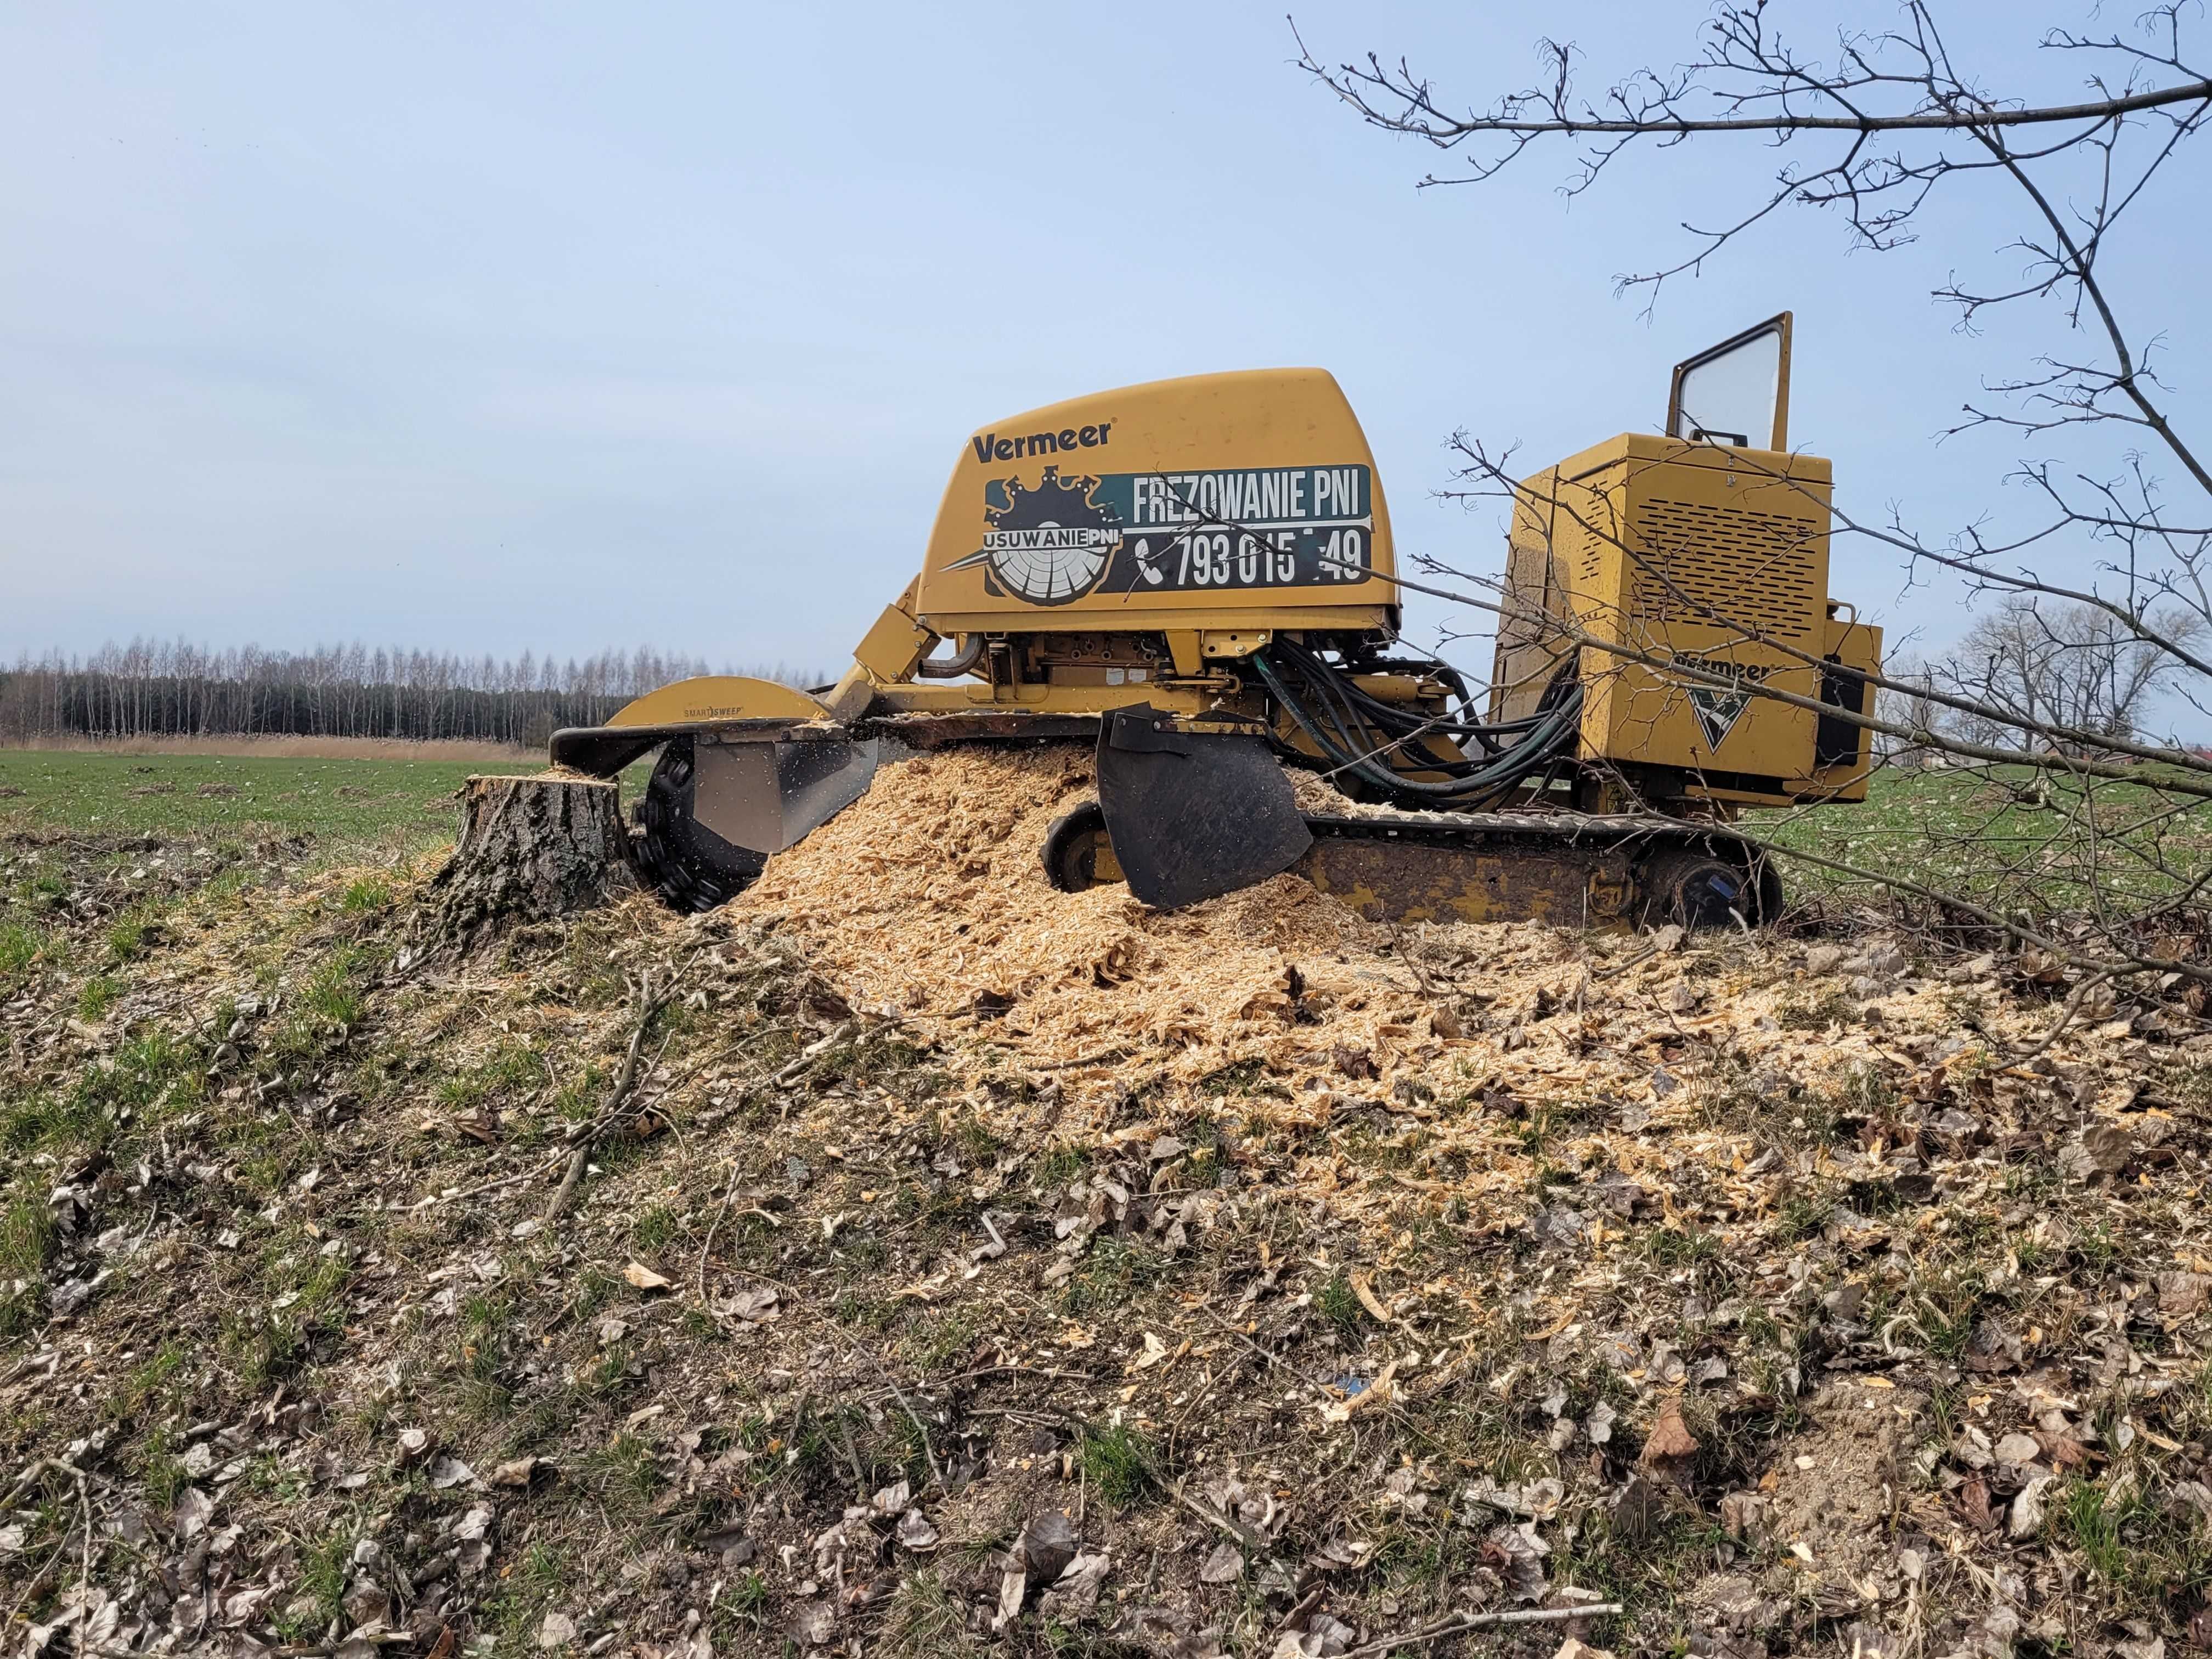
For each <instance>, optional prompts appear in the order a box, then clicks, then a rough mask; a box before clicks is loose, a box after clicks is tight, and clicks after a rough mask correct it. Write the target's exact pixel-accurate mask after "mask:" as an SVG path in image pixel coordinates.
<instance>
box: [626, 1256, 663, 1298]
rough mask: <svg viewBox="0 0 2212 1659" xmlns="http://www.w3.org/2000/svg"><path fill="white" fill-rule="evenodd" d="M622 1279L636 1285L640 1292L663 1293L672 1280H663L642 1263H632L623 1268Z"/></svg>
mask: <svg viewBox="0 0 2212 1659" xmlns="http://www.w3.org/2000/svg"><path fill="white" fill-rule="evenodd" d="M623 1278H624V1279H628V1280H629V1282H630V1283H631V1284H633V1285H636V1286H637V1288H638V1289H640V1290H641V1291H665V1290H667V1289H668V1288H669V1287H670V1285H671V1283H672V1281H671V1280H670V1279H665V1278H663V1277H662V1276H661V1275H660V1274H659V1273H655V1272H653V1269H652V1268H650V1267H647V1266H646V1265H645V1263H643V1262H642V1261H633V1262H631V1263H630V1264H629V1266H628V1267H624V1268H623Z"/></svg>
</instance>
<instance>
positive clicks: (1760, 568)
mask: <svg viewBox="0 0 2212 1659" xmlns="http://www.w3.org/2000/svg"><path fill="white" fill-rule="evenodd" d="M1636 522H1637V528H1638V532H1639V534H1638V541H1639V543H1640V544H1641V546H1642V549H1643V551H1644V559H1645V561H1646V562H1649V563H1650V565H1652V566H1654V567H1656V570H1654V569H1642V568H1639V569H1638V570H1637V571H1636V572H1635V594H1636V608H1637V609H1638V610H1639V611H1642V612H1643V613H1644V615H1645V616H1647V617H1654V618H1665V617H1677V618H1679V619H1680V620H1682V621H1685V622H1697V621H1721V622H1727V623H1736V624H1738V625H1740V626H1742V627H1744V628H1746V629H1756V630H1757V631H1758V632H1759V633H1762V634H1771V635H1774V636H1775V637H1776V638H1778V639H1789V640H1810V639H1812V638H1813V637H1814V632H1815V630H1816V629H1818V627H1819V625H1820V608H1821V598H1822V595H1821V593H1820V582H1819V580H1817V576H1816V573H1815V570H1814V565H1815V559H1814V539H1815V538H1817V537H1818V536H1819V535H1820V531H1821V526H1820V521H1819V520H1814V519H1807V518H1801V517H1800V516H1798V515H1797V514H1796V513H1756V512H1751V511H1748V510H1747V509H1745V508H1742V507H1706V506H1704V505H1702V504H1700V503H1699V502H1696V501H1657V500H1651V499H1646V500H1645V501H1644V502H1643V503H1642V507H1641V510H1640V511H1639V512H1638V513H1637V515H1636ZM1659 571H1663V572H1664V573H1665V574H1666V580H1665V581H1662V580H1660V579H1659V576H1658V574H1657V572H1659ZM1669 582H1671V583H1672V584H1673V586H1674V587H1675V588H1679V589H1680V593H1679V594H1678V593H1676V592H1671V591H1669V588H1668V583H1669ZM1707 606H1710V607H1711V611H1712V612H1713V613H1714V614H1713V615H1711V616H1708V615H1707V613H1706V607H1707Z"/></svg>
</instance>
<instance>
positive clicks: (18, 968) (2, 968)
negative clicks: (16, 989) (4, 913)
mask: <svg viewBox="0 0 2212 1659" xmlns="http://www.w3.org/2000/svg"><path fill="white" fill-rule="evenodd" d="M45 948H46V939H45V937H44V936H43V935H42V934H40V933H39V932H38V930H37V929H35V928H31V927H24V926H22V925H21V923H20V922H12V921H11V922H4V923H0V983H4V982H5V981H9V980H11V979H13V978H15V976H16V975H18V974H21V973H23V972H24V971H26V970H27V969H28V968H29V967H30V965H31V964H32V963H34V962H36V961H37V960H38V959H39V956H40V951H43V950H44V949H45Z"/></svg>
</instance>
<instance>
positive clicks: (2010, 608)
mask: <svg viewBox="0 0 2212 1659" xmlns="http://www.w3.org/2000/svg"><path fill="white" fill-rule="evenodd" d="M2154 626H2155V627H2156V629H2158V631H2159V633H2160V635H2162V636H2164V637H2166V638H2169V639H2172V640H2174V641H2179V642H2180V643H2182V644H2185V645H2190V644H2194V643H2195V642H2196V641H2197V638H2198V636H2199V635H2202V634H2203V633H2204V631H2205V627H2206V624H2205V623H2204V620H2203V618H2202V617H2197V616H2195V615H2193V614H2191V612H2189V611H2180V610H2176V611H2173V613H2172V615H2170V616H2162V617H2157V618H2154ZM2180 673H2181V664H2180V662H2179V659H2177V658H2175V657H2174V656H2173V655H2172V653H2169V652H2166V651H2164V650H2161V649H2160V647H2158V646H2156V645H2154V644H2153V643H2152V642H2151V641H2148V640H2146V639H2143V638H2142V637H2141V636H2139V635H2136V633H2135V632H2133V631H2132V630H2130V629H2128V628H2126V627H2124V626H2123V625H2122V623H2120V622H2119V621H2118V619H2117V618H2115V617H2113V616H2112V613H2111V612H2109V611H2104V610H2100V608H2098V607H2097V606H2095V605H2082V604H2079V603H2077V602H2075V601H2072V600H2057V601H2050V600H2045V599H2042V598H2041V597H2040V596H2039V595H2036V594H2033V593H2013V594H2008V595H2007V596H2005V598H2003V599H2002V600H2000V601H1999V602H1998V603H1997V604H1996V605H1994V606H1992V607H1990V608H1988V609H1985V610H1984V611H1983V612H1982V613H1981V614H1980V615H1979V616H1978V617H1976V618H1975V620H1974V623H1973V626H1972V627H1971V628H1970V629H1967V630H1966V637H1965V638H1963V639H1962V640H1960V641H1959V643H1958V645H1957V646H1956V647H1954V649H1953V650H1952V652H1951V653H1950V654H1949V655H1948V657H1947V658H1946V659H1945V660H1944V661H1943V662H1942V664H1941V665H1939V667H1938V668H1937V669H1936V671H1935V674H1936V678H1939V679H1940V681H1941V683H1942V684H1943V685H1944V686H1946V687H1947V688H1948V689H1949V690H1954V691H1956V692H1957V693H1959V694H1960V696H1962V697H1964V698H1966V699H1967V700H1969V701H1970V702H1972V703H1974V704H1976V705H1978V706H1981V707H1987V708H1998V709H2002V710H2003V711H2004V718H2002V719H1999V718H1997V717H1995V716H1992V715H1989V714H1979V713H1973V714H1960V715H1958V716H1957V717H1956V718H1955V720H1954V722H1953V723H1954V726H1955V727H1956V729H1957V730H1958V731H1960V732H1961V733H1963V734H1964V735H1966V737H1968V738H1972V739H1974V740H1976V741H1978V742H1981V743H2001V742H2002V741H2004V740H2005V738H2006V737H2007V735H2008V733H2009V732H2012V731H2014V730H2033V729H2034V728H2035V727H2037V726H2043V725H2049V726H2057V727H2063V728H2066V729H2069V730H2074V731H2082V732H2100V733H2102V734H2105V735H2106V736H2110V737H2116V738H2135V737H2137V736H2139V735H2140V732H2141V728H2142V716H2143V709H2144V706H2145V705H2146V704H2147V703H2148V702H2149V701H2150V700H2151V698H2152V696H2154V694H2155V693H2157V692H2158V691H2159V690H2161V689H2162V688H2164V687H2166V686H2167V685H2170V684H2172V683H2173V682H2174V681H2175V680H2176V679H2178V678H2180ZM2073 747H2074V750H2075V752H2081V745H2079V744H2075V745H2074V746H2073Z"/></svg>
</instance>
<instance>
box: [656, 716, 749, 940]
mask: <svg viewBox="0 0 2212 1659" xmlns="http://www.w3.org/2000/svg"><path fill="white" fill-rule="evenodd" d="M695 786H696V777H695V775H694V771H693V763H692V754H691V740H690V738H674V739H672V740H671V742H670V743H669V744H668V746H667V747H666V748H665V749H663V750H661V751H660V758H659V761H657V762H656V763H654V765H653V778H652V781H650V782H648V783H647V785H646V786H645V799H642V800H641V801H640V802H638V804H637V833H636V835H635V836H633V837H632V838H631V852H632V855H633V856H634V857H635V860H636V861H637V870H638V874H639V876H640V878H641V879H642V880H643V881H644V883H645V884H646V885H647V886H648V887H650V888H652V889H653V891H654V892H656V893H658V894H659V896H660V897H661V899H662V900H663V902H665V903H667V904H668V905H670V906H671V907H672V908H675V909H678V910H684V911H699V910H711V909H713V908H714V907H715V906H716V905H719V904H726V903H727V902H729V901H730V900H731V899H732V898H734V897H736V896H738V894H739V893H740V892H742V891H744V889H745V888H747V887H748V886H750V884H752V882H753V880H754V878H757V876H758V875H759V874H760V872H761V871H762V870H763V868H765V867H766V866H767V864H768V860H767V859H766V858H764V857H763V855H762V854H758V853H756V852H753V851H751V850H750V848H744V847H736V846H732V844H731V843H730V842H726V841H724V840H723V839H722V838H721V837H720V836H718V835H716V834H715V833H714V831H713V830H711V829H708V828H707V826H706V825H705V824H703V823H700V822H699V820H698V819H697V818H696V817H695V816H693V813H692V805H691V803H692V792H693V789H694V787H695Z"/></svg>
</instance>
